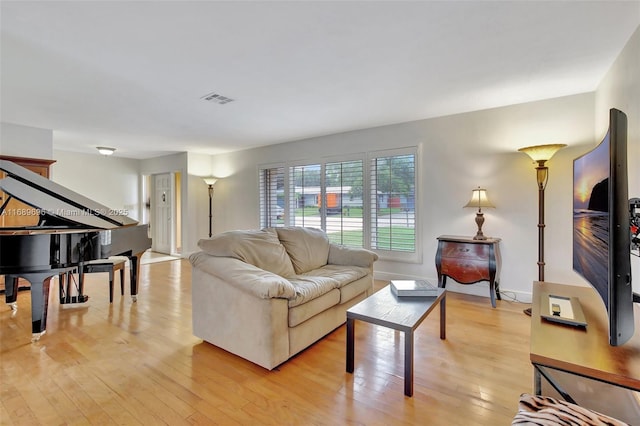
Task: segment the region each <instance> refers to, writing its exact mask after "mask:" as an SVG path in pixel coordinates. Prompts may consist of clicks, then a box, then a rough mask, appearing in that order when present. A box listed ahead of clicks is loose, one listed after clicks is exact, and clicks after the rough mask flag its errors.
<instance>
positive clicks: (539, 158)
mask: <svg viewBox="0 0 640 426" xmlns="http://www.w3.org/2000/svg"><path fill="white" fill-rule="evenodd" d="M565 146H567V145H565V144H561V143H556V144H550V145H535V146H528V147H525V148H520V149H519V150H518V152H524V153H525V154H527V155H528V156H529V157H531V159H532V160H533V161H536V162H538V163H540V162H542V164H544V162H545V161H549V160H551V157H553V155H554V154H555V153H556V152H558V150H559V149H561V148H564V147H565Z"/></svg>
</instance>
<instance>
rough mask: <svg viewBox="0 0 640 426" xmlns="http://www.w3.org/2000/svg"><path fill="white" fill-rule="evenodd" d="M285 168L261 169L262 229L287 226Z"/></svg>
mask: <svg viewBox="0 0 640 426" xmlns="http://www.w3.org/2000/svg"><path fill="white" fill-rule="evenodd" d="M284 170H285V169H284V167H273V168H264V169H260V227H261V228H268V227H276V226H284V224H285V202H284V200H285V197H284Z"/></svg>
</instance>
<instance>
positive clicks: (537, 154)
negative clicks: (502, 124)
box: [518, 144, 567, 315]
mask: <svg viewBox="0 0 640 426" xmlns="http://www.w3.org/2000/svg"><path fill="white" fill-rule="evenodd" d="M565 146H567V145H565V144H551V145H536V146H528V147H526V148H520V149H519V150H518V151H519V152H524V153H525V154H527V155H528V156H529V157H531V159H532V160H533V161H534V162H536V163H538V165H537V166H536V179H537V181H538V281H544V226H545V225H544V190H545V188H546V187H547V181H548V180H549V168H548V167H547V166H546V165H545V163H546V162H547V161H549V160H550V159H551V157H553V155H554V154H555V153H556V152H557V151H558V150H559V149H561V148H564V147H565ZM524 313H525V314H527V315H531V308H527V309H525V310H524Z"/></svg>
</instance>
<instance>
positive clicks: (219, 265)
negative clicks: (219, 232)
mask: <svg viewBox="0 0 640 426" xmlns="http://www.w3.org/2000/svg"><path fill="white" fill-rule="evenodd" d="M189 261H190V262H191V265H192V266H193V267H194V268H197V269H201V270H202V271H204V272H206V273H208V274H211V275H213V276H215V277H216V278H219V279H220V280H221V281H223V282H225V283H228V284H229V285H232V286H234V287H237V288H239V289H241V290H242V291H244V292H247V293H249V294H253V295H254V296H256V297H259V298H261V299H270V298H283V299H292V298H294V297H295V295H296V290H295V288H294V287H293V285H292V284H291V283H290V282H289V281H288V280H287V279H286V278H283V277H281V276H280V275H276V274H274V273H271V272H269V271H265V270H263V269H260V268H258V267H256V266H254V265H251V264H249V263H245V262H243V261H241V260H238V259H234V258H232V257H217V256H211V255H208V254H206V253H204V252H197V253H194V254H192V255H191V256H189Z"/></svg>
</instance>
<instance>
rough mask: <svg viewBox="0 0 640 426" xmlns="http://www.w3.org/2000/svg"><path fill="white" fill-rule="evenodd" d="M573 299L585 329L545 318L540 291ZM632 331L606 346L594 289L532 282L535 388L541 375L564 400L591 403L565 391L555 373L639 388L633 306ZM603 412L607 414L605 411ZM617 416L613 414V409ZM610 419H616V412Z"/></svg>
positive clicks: (638, 310)
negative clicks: (620, 341)
mask: <svg viewBox="0 0 640 426" xmlns="http://www.w3.org/2000/svg"><path fill="white" fill-rule="evenodd" d="M545 293H546V294H554V295H558V296H566V297H577V298H578V299H579V301H580V305H581V307H582V311H583V312H584V316H585V319H586V321H587V323H588V324H589V325H588V326H587V327H586V328H576V327H571V326H567V325H563V324H558V323H552V322H548V321H546V320H543V319H542V318H541V317H540V314H541V298H542V294H545ZM634 314H635V334H634V335H633V337H632V338H631V339H630V340H629V341H628V342H627V343H625V344H624V345H621V346H611V345H609V335H608V330H609V327H608V319H607V313H606V310H605V308H604V306H603V305H602V301H601V300H600V298H599V297H598V294H597V293H596V291H595V290H594V289H593V288H592V287H581V286H573V285H564V284H555V283H549V282H542V281H538V282H534V283H533V300H532V315H531V349H530V350H531V352H530V355H529V358H530V360H531V363H532V364H533V367H534V374H533V376H534V392H535V393H536V394H537V395H540V394H541V389H542V379H543V378H544V379H545V380H546V382H545V383H549V384H550V385H551V386H552V387H553V388H554V389H555V390H556V391H557V392H558V393H559V394H560V395H562V396H563V397H564V398H565V399H567V400H568V401H574V400H575V401H576V402H577V403H578V404H581V405H585V406H587V407H589V405H590V403H591V401H586V402H585V401H584V400H588V396H585V395H581V396H580V397H579V396H578V395H577V394H574V395H569V393H568V392H566V391H565V390H564V389H562V386H561V383H560V382H561V380H557V378H558V377H559V376H569V377H573V381H577V380H578V379H579V377H578V376H581V377H585V378H588V379H593V380H595V381H598V382H603V383H606V384H609V385H614V386H617V387H621V388H625V389H630V390H633V391H636V392H638V391H640V306H639V305H637V304H634ZM605 414H606V413H605ZM612 414H615V413H612ZM614 417H616V416H615V415H614Z"/></svg>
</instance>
